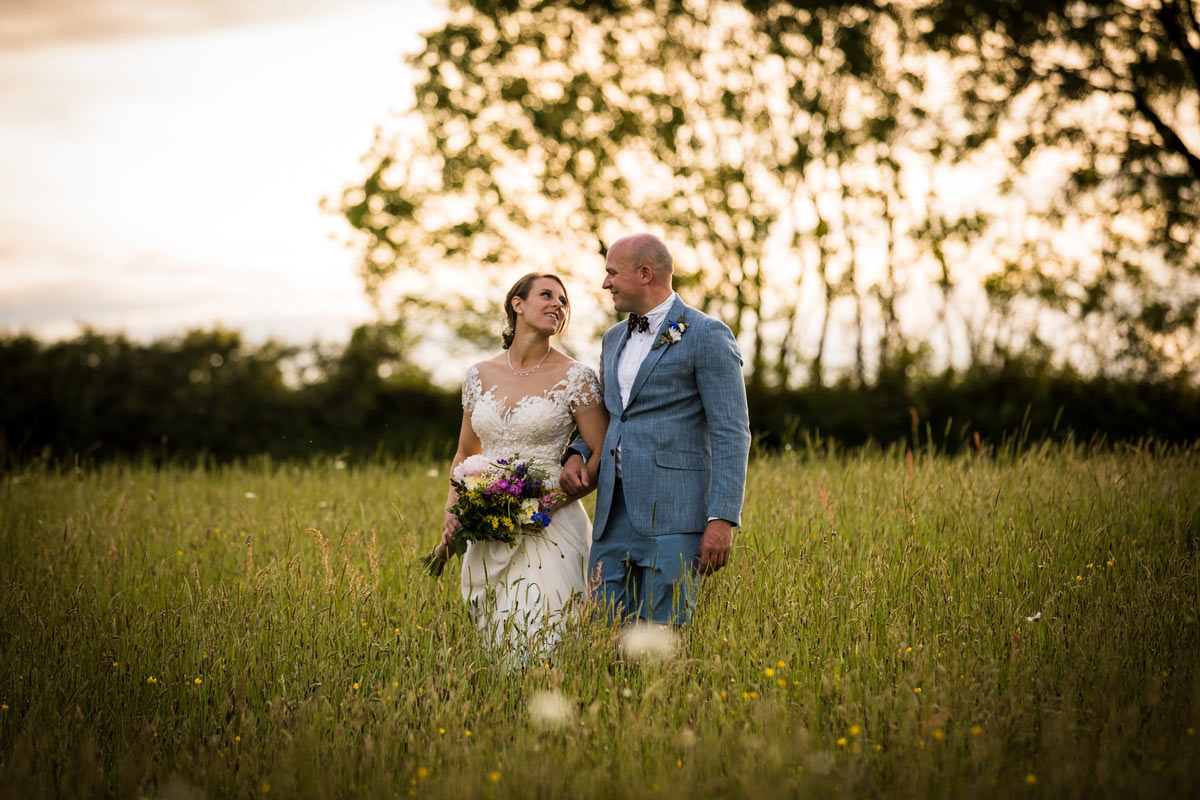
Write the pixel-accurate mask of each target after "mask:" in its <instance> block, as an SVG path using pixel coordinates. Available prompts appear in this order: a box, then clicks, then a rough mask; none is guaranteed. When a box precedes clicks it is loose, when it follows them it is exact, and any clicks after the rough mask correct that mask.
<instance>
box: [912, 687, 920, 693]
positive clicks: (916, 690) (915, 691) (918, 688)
mask: <svg viewBox="0 0 1200 800" xmlns="http://www.w3.org/2000/svg"><path fill="white" fill-rule="evenodd" d="M920 693H921V687H920V686H918V687H916V688H915V689H913V694H920Z"/></svg>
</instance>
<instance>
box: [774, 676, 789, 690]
mask: <svg viewBox="0 0 1200 800" xmlns="http://www.w3.org/2000/svg"><path fill="white" fill-rule="evenodd" d="M775 685H776V686H778V687H780V688H786V687H787V681H785V680H784V679H783V678H776V679H775Z"/></svg>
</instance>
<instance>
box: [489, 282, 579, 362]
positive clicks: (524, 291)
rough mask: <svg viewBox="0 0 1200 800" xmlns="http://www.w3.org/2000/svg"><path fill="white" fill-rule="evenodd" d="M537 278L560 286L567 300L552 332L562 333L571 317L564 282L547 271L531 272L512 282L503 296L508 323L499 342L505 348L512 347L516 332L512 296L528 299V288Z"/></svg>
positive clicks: (531, 286)
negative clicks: (548, 280)
mask: <svg viewBox="0 0 1200 800" xmlns="http://www.w3.org/2000/svg"><path fill="white" fill-rule="evenodd" d="M539 278H549V279H550V280H552V281H554V282H555V283H557V284H558V285H559V286H561V287H562V290H563V297H566V298H567V302H566V303H564V304H563V312H564V313H563V318H562V319H560V320H559V321H558V328H557V329H556V330H555V331H554V332H555V333H556V334H557V333H562V332H563V331H565V330H566V329H567V322H568V321H570V319H571V298H570V297H569V296H568V295H567V286H566V284H565V283H563V282H562V278H560V277H558V276H557V275H551V274H550V273H548V272H531V273H529V274H528V275H526V276H524V277H522V278H521V279H520V280H518V281H517V282H516V283H514V284H513V285H512V288H511V289H509V290H508V294H507V295H505V297H504V316H505V317H506V318H507V319H508V325H507V326H505V328H504V332H503V333H501V334H500V342H501V344H503V345H504V349H505V350H507V349H508V348H510V347H512V343H513V336H515V335H516V333H517V312H516V311H515V310H514V309H513V302H512V301H513V298H514V297H519V298H521V299H522V300H528V299H529V290H530V289H532V288H533V282H534V281H536V280H538V279H539Z"/></svg>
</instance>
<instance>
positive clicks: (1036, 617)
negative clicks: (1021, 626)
mask: <svg viewBox="0 0 1200 800" xmlns="http://www.w3.org/2000/svg"><path fill="white" fill-rule="evenodd" d="M1041 618H1042V612H1040V611H1038V612H1036V613H1034V615H1033V616H1032V617H1026V618H1025V621H1026V622H1037V621H1038V620H1039V619H1041Z"/></svg>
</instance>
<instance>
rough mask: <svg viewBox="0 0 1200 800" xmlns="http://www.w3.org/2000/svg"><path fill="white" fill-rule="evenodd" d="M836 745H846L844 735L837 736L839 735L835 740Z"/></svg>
mask: <svg viewBox="0 0 1200 800" xmlns="http://www.w3.org/2000/svg"><path fill="white" fill-rule="evenodd" d="M837 746H838V747H845V746H846V737H845V736H839V737H838V740H837Z"/></svg>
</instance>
